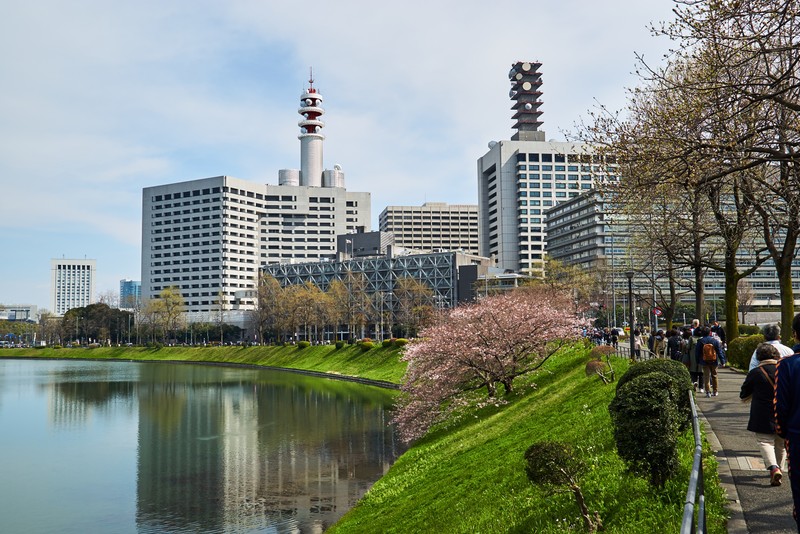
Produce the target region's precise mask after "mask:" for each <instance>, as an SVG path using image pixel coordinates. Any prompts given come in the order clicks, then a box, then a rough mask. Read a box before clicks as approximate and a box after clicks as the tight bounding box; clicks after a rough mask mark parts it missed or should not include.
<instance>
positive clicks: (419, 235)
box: [378, 202, 479, 255]
mask: <svg viewBox="0 0 800 534" xmlns="http://www.w3.org/2000/svg"><path fill="white" fill-rule="evenodd" d="M378 225H379V227H380V231H381V232H391V233H392V234H394V238H395V244H396V245H397V246H400V247H404V248H407V249H413V250H419V251H420V252H435V251H445V250H461V251H464V252H466V253H467V254H475V255H477V254H478V250H479V246H478V206H476V205H474V204H452V205H449V204H446V203H444V202H426V203H424V204H423V205H422V206H386V208H384V210H383V211H382V212H381V214H380V216H379V217H378Z"/></svg>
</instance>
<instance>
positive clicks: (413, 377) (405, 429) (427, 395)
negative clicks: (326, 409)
mask: <svg viewBox="0 0 800 534" xmlns="http://www.w3.org/2000/svg"><path fill="white" fill-rule="evenodd" d="M574 310H575V307H574V302H573V300H572V296H571V295H570V294H568V293H561V292H558V291H554V290H552V289H550V288H547V287H535V288H524V289H519V290H516V291H513V292H510V293H506V294H503V295H499V296H494V297H488V298H485V299H482V300H480V301H479V302H477V303H474V304H469V305H465V306H459V307H458V308H455V309H453V310H451V311H450V312H449V313H447V314H445V315H443V316H441V317H440V318H439V319H438V320H437V322H436V323H435V324H433V325H432V326H430V327H428V328H426V329H425V330H423V331H422V332H421V333H420V337H419V338H417V339H415V340H412V341H411V342H410V343H409V344H408V345H407V346H406V351H405V353H404V355H403V359H404V360H405V361H406V362H408V369H407V371H406V375H405V378H404V384H403V386H402V393H401V395H400V397H399V399H398V402H397V405H396V410H395V413H394V417H393V421H394V423H395V424H396V425H397V427H398V430H399V432H400V436H401V438H402V439H403V440H405V441H412V440H414V439H417V438H419V437H421V436H422V435H424V434H425V433H426V432H427V431H428V429H429V428H430V427H431V426H432V425H435V424H437V423H440V422H443V421H445V420H446V419H447V418H448V417H449V416H451V415H452V414H453V413H454V412H456V411H458V410H459V409H463V408H464V407H465V406H466V405H467V404H469V403H470V401H471V400H473V401H474V394H470V392H474V391H482V390H484V389H485V392H486V397H485V398H484V400H483V401H481V403H480V404H488V403H492V404H497V403H501V402H503V398H502V396H500V395H501V394H502V395H508V394H510V393H511V392H512V391H513V382H514V379H515V378H516V377H518V376H521V375H524V374H527V373H530V372H531V371H534V370H535V369H537V368H539V367H540V366H541V365H542V363H544V361H545V360H547V358H549V357H550V356H552V355H553V354H554V353H556V352H557V351H558V350H559V349H560V348H562V347H563V346H565V345H566V344H569V343H570V342H571V341H573V340H574V339H576V338H577V337H579V335H580V331H581V327H582V326H584V324H585V321H583V320H581V319H579V318H578V317H577V316H576V313H575V311H574ZM500 386H502V388H500Z"/></svg>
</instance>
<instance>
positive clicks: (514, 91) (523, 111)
mask: <svg viewBox="0 0 800 534" xmlns="http://www.w3.org/2000/svg"><path fill="white" fill-rule="evenodd" d="M541 66H542V64H541V63H539V62H538V61H535V62H531V61H517V62H516V63H514V64H513V65H512V66H511V70H510V71H509V73H508V79H509V80H510V81H511V91H510V92H509V94H508V96H509V97H511V100H512V102H513V105H512V106H511V109H512V110H514V116H513V117H512V118H513V119H514V120H515V121H516V122H515V123H514V129H515V130H516V131H517V132H516V133H515V134H514V135H512V136H511V140H512V141H544V132H540V131H539V127H540V126H541V125H542V121H540V120H539V118H540V117H541V115H542V112H541V111H539V107H540V106H541V105H542V101H541V100H540V99H541V96H542V92H541V91H540V90H539V89H540V88H541V86H542V74H541V73H540V72H539V68H540V67H541Z"/></svg>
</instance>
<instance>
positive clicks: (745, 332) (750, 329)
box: [739, 324, 761, 336]
mask: <svg viewBox="0 0 800 534" xmlns="http://www.w3.org/2000/svg"><path fill="white" fill-rule="evenodd" d="M760 333H761V328H759V327H758V326H757V325H754V324H740V325H739V335H740V336H752V335H754V334H760Z"/></svg>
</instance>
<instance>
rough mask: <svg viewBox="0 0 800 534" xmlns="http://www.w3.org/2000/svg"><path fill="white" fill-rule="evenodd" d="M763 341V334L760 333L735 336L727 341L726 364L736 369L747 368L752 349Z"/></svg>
mask: <svg viewBox="0 0 800 534" xmlns="http://www.w3.org/2000/svg"><path fill="white" fill-rule="evenodd" d="M763 342H764V336H762V335H761V334H755V335H752V336H742V337H737V338H736V339H734V340H733V341H731V342H730V343H728V351H727V353H726V354H725V356H726V357H727V358H728V364H729V365H732V366H734V367H736V368H738V369H747V368H749V367H750V358H751V357H752V356H753V351H755V350H756V347H757V346H758V344H759V343H763Z"/></svg>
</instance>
